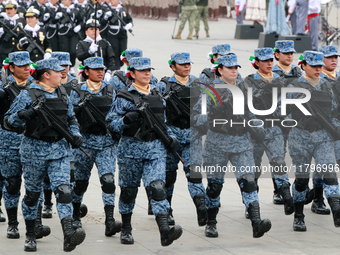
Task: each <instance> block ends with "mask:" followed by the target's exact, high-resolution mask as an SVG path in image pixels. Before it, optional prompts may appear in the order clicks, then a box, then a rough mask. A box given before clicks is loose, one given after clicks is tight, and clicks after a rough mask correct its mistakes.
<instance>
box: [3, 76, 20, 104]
mask: <svg viewBox="0 0 340 255" xmlns="http://www.w3.org/2000/svg"><path fill="white" fill-rule="evenodd" d="M2 88H3V90H4V91H5V92H6V93H7V94H8V95H9V97H10V98H11V99H12V100H14V98H16V97H17V96H18V95H19V94H20V89H19V88H18V87H17V85H16V82H15V81H9V80H7V82H6V83H5V84H4V86H3V87H2Z"/></svg>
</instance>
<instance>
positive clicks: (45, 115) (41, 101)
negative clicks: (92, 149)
mask: <svg viewBox="0 0 340 255" xmlns="http://www.w3.org/2000/svg"><path fill="white" fill-rule="evenodd" d="M45 101H46V99H45V98H44V97H39V98H37V100H35V101H34V102H33V103H32V107H33V109H34V110H35V112H36V113H37V115H38V116H39V117H40V119H41V120H42V122H43V123H44V124H45V126H46V128H45V129H43V130H41V132H40V134H38V135H41V134H42V133H44V132H45V131H47V130H48V129H51V128H53V129H55V130H56V131H57V132H58V133H59V134H60V135H61V136H62V137H64V138H65V139H66V141H67V142H69V143H70V144H71V145H73V142H74V135H73V134H72V133H71V132H70V131H69V130H68V127H67V125H65V123H64V122H63V121H62V120H61V119H60V118H59V117H58V116H57V115H55V113H54V112H53V111H51V109H50V108H48V107H47V106H46V104H45ZM79 150H80V151H81V152H83V153H84V154H85V155H86V156H87V157H88V158H91V156H90V155H89V154H88V153H87V152H86V151H85V150H84V149H83V148H82V147H79Z"/></svg>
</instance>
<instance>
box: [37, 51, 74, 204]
mask: <svg viewBox="0 0 340 255" xmlns="http://www.w3.org/2000/svg"><path fill="white" fill-rule="evenodd" d="M51 57H52V58H56V59H58V65H60V66H65V65H68V66H71V65H72V63H71V61H70V53H68V52H58V51H57V52H52V54H51ZM67 77H68V80H67V83H68V82H70V81H72V80H75V79H76V78H75V77H73V76H72V75H70V74H67ZM61 85H64V84H61ZM67 92H68V90H67ZM72 158H73V155H72V154H71V155H70V160H71V159H72ZM71 165H72V164H71ZM72 175H73V173H72V167H71V179H72ZM71 184H72V183H71ZM43 190H44V194H45V205H46V204H51V205H53V204H52V203H51V201H47V200H46V199H47V198H46V194H51V192H52V190H51V183H50V180H49V178H48V175H46V176H45V179H44V183H43ZM49 196H50V195H49Z"/></svg>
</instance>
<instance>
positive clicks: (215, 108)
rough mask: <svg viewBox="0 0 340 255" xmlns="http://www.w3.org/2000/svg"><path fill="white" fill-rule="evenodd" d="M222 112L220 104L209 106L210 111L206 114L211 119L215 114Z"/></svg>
mask: <svg viewBox="0 0 340 255" xmlns="http://www.w3.org/2000/svg"><path fill="white" fill-rule="evenodd" d="M222 112H223V106H222V105H214V106H213V107H211V108H210V112H209V114H208V119H209V120H212V119H214V118H216V116H217V115H218V114H220V113H222Z"/></svg>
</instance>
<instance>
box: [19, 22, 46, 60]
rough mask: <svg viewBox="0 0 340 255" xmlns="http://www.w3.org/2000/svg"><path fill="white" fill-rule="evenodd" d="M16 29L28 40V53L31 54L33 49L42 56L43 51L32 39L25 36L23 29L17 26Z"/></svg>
mask: <svg viewBox="0 0 340 255" xmlns="http://www.w3.org/2000/svg"><path fill="white" fill-rule="evenodd" d="M18 28H19V29H20V32H22V33H23V34H24V36H25V37H26V38H27V40H28V44H29V46H28V47H27V49H26V50H27V51H28V52H29V53H31V52H32V51H33V50H34V49H37V50H38V51H39V52H40V53H41V54H42V55H44V54H45V52H44V51H43V49H42V48H41V47H40V46H39V45H38V44H37V43H36V41H34V39H33V38H32V37H31V36H30V35H29V34H27V32H26V31H25V29H23V28H22V27H21V26H18Z"/></svg>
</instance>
